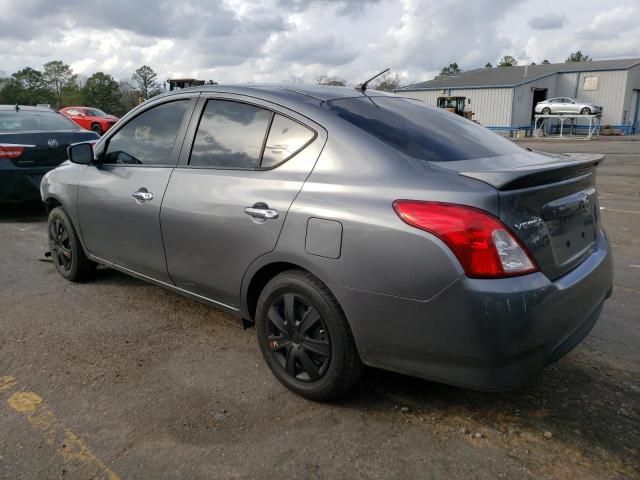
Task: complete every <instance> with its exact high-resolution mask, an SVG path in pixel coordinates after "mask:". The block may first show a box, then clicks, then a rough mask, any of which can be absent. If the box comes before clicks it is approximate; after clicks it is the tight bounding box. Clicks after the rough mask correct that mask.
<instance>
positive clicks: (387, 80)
mask: <svg viewBox="0 0 640 480" xmlns="http://www.w3.org/2000/svg"><path fill="white" fill-rule="evenodd" d="M402 83H403V82H402V77H401V76H400V75H398V74H397V73H393V74H391V73H385V74H384V75H383V76H382V77H381V78H380V80H379V81H378V83H376V84H375V85H374V86H373V87H372V89H373V90H383V91H385V92H393V91H394V90H397V89H398V88H400V87H401V86H402Z"/></svg>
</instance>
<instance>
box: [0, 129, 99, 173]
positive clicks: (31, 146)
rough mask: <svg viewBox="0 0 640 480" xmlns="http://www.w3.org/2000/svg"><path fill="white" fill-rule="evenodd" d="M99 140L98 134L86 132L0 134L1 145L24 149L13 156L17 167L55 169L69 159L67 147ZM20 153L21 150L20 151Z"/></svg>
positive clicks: (62, 131)
mask: <svg viewBox="0 0 640 480" xmlns="http://www.w3.org/2000/svg"><path fill="white" fill-rule="evenodd" d="M92 140H97V137H96V134H95V133H93V132H89V131H86V130H60V131H46V132H43V131H20V132H11V133H0V145H9V146H11V145H14V146H16V147H14V148H20V146H22V147H23V149H22V151H21V153H19V154H18V155H16V156H15V157H13V156H12V158H11V161H12V162H13V164H14V165H15V166H17V167H26V168H28V167H54V166H56V165H59V164H60V163H62V162H63V161H65V160H66V159H67V147H68V146H69V145H71V144H72V143H78V142H86V141H92ZM18 151H19V150H18Z"/></svg>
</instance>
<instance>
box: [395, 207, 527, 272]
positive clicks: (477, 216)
mask: <svg viewBox="0 0 640 480" xmlns="http://www.w3.org/2000/svg"><path fill="white" fill-rule="evenodd" d="M393 208H394V210H395V211H396V213H397V214H398V216H399V217H400V218H401V219H402V220H403V221H404V222H405V223H408V224H409V225H412V226H414V227H417V228H419V229H421V230H425V231H427V232H429V233H432V234H434V235H436V236H437V237H438V238H439V239H440V240H442V241H443V242H444V243H446V244H447V246H448V247H449V248H450V249H451V250H452V251H453V253H454V254H455V256H456V257H457V258H458V260H459V261H460V263H461V264H462V268H464V271H465V272H466V274H467V276H469V277H485V278H486V277H509V276H514V275H523V274H525V273H531V272H535V271H537V270H538V268H537V267H536V265H535V263H534V261H533V260H532V259H531V258H530V257H529V255H528V254H527V252H526V250H525V249H524V247H523V246H522V245H520V243H519V242H518V240H517V239H516V238H515V237H514V236H513V234H512V233H511V232H510V231H509V229H508V228H507V227H506V226H505V225H504V224H503V223H502V222H501V221H500V220H498V219H497V218H495V217H494V216H492V215H490V214H488V213H487V212H484V211H482V210H478V209H476V208H472V207H467V206H464V205H455V204H451V203H439V202H421V201H417V200H396V201H395V202H393Z"/></svg>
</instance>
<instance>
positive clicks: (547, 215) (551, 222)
mask: <svg viewBox="0 0 640 480" xmlns="http://www.w3.org/2000/svg"><path fill="white" fill-rule="evenodd" d="M597 209H598V199H597V195H596V189H595V187H591V188H588V189H585V190H582V191H580V192H577V193H574V194H572V195H569V196H567V197H563V198H559V199H557V200H553V201H551V202H549V203H547V204H546V205H544V206H543V208H542V218H543V220H544V221H545V224H546V226H547V230H548V232H549V238H550V241H551V247H552V250H553V255H554V257H555V261H556V265H558V266H564V265H567V264H569V263H572V262H575V261H576V260H578V259H579V257H583V256H587V255H588V254H590V253H591V251H592V250H593V248H594V246H595V240H596V235H597V220H596V219H597V211H598V210H597Z"/></svg>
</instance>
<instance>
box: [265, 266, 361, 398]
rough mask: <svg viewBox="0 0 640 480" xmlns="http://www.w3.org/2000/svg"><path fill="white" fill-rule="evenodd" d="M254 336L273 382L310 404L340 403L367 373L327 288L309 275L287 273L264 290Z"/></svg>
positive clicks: (336, 304) (275, 278) (340, 313)
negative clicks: (277, 382)
mask: <svg viewBox="0 0 640 480" xmlns="http://www.w3.org/2000/svg"><path fill="white" fill-rule="evenodd" d="M255 320H256V334H257V337H258V344H259V345H260V350H261V351H262V355H263V356H264V359H265V361H266V363H267V365H268V366H269V368H270V369H271V372H272V373H273V374H274V376H275V377H276V378H277V379H278V380H279V381H280V382H281V383H282V384H283V385H284V386H285V387H287V388H288V389H289V390H291V391H293V392H295V393H297V394H298V395H302V396H303V397H305V398H308V399H309V400H315V401H320V402H321V401H325V400H330V399H332V398H335V397H337V396H338V395H340V394H342V393H344V392H346V391H347V390H349V389H350V388H351V387H353V385H355V384H356V382H357V381H358V379H359V378H360V377H361V375H362V372H363V370H364V365H363V364H362V361H361V360H360V356H359V355H358V350H357V348H356V344H355V341H354V339H353V335H352V333H351V329H350V327H349V322H348V321H347V318H346V316H345V314H344V312H343V310H342V308H341V307H340V305H339V304H338V301H337V300H336V298H335V297H334V296H333V294H332V293H331V291H330V290H329V289H328V288H327V286H326V285H325V284H324V283H322V282H321V281H320V280H319V279H318V278H317V277H315V276H314V275H312V274H311V273H310V272H305V271H302V270H287V271H285V272H282V273H279V274H278V275H276V276H275V277H273V278H272V279H271V280H270V281H269V282H268V283H267V284H266V285H265V286H264V288H263V289H262V291H261V292H260V296H259V298H258V303H257V305H256V313H255Z"/></svg>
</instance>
